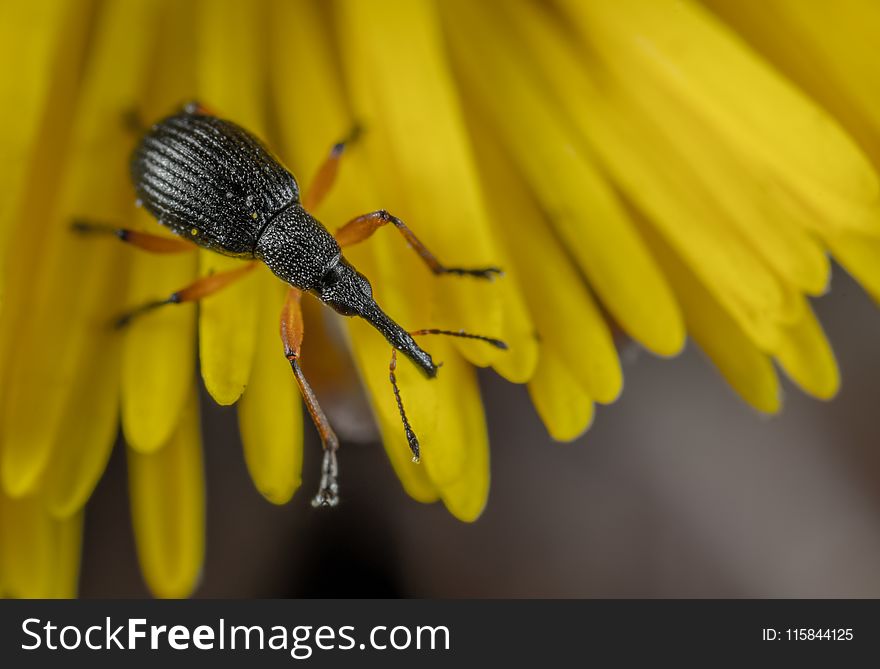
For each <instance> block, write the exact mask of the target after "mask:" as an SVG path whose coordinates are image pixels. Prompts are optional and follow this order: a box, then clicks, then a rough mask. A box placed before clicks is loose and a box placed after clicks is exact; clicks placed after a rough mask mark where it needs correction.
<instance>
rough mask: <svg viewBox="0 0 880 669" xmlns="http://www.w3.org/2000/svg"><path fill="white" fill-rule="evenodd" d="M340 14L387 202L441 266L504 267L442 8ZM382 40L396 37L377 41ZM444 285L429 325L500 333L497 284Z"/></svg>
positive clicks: (347, 62) (371, 8) (478, 351)
mask: <svg viewBox="0 0 880 669" xmlns="http://www.w3.org/2000/svg"><path fill="white" fill-rule="evenodd" d="M338 9H339V11H338V17H339V26H340V35H339V39H340V42H341V46H342V57H343V64H344V66H345V70H346V75H347V77H348V82H349V89H350V91H351V97H352V104H353V106H354V110H355V113H356V114H357V116H358V118H359V119H360V120H361V121H362V122H363V123H364V125H365V127H366V128H367V132H366V133H365V135H364V138H363V149H362V150H364V151H365V152H367V153H368V154H369V155H370V157H371V164H372V165H374V166H375V170H376V172H375V175H374V177H375V181H376V183H377V185H378V187H379V192H380V193H381V194H382V197H383V198H384V199H385V204H384V205H383V206H384V207H385V208H387V209H390V210H391V211H392V212H394V213H396V214H397V215H399V216H400V217H401V218H403V219H404V220H406V221H407V224H408V225H409V226H410V228H411V229H412V230H413V231H414V232H415V234H416V235H417V236H418V237H419V238H420V239H421V240H422V241H423V242H424V243H425V245H426V246H427V247H428V248H429V249H430V250H431V251H432V253H434V254H435V255H436V256H437V257H438V258H439V259H440V260H441V262H443V263H445V264H447V265H449V266H459V267H486V266H492V265H498V264H499V262H500V259H499V258H498V253H497V251H496V245H495V243H494V241H493V239H492V235H491V231H490V228H489V223H488V220H487V215H486V210H485V205H484V202H483V196H482V193H481V192H480V188H479V179H478V178H477V173H476V167H475V165H474V159H473V155H472V151H471V148H470V143H469V139H468V136H467V130H466V128H465V125H464V119H463V116H462V111H461V108H460V101H459V99H458V93H457V90H456V86H455V83H454V81H453V79H452V76H451V73H450V68H449V65H448V63H447V59H446V55H445V52H444V45H443V36H442V34H441V31H440V25H439V22H438V20H437V17H436V8H435V6H434V4H433V3H432V2H430V1H429V0H377V1H374V2H369V3H364V2H360V1H359V0H343V2H341V3H340V6H339V8H338ZM377 35H383V36H387V37H382V38H378V39H377ZM402 82H405V88H404V87H403V86H402ZM379 234H385V235H389V234H394V232H393V231H391V230H387V231H383V232H381V233H379ZM397 246H398V248H399V249H400V251H399V252H400V253H407V252H409V253H412V251H407V250H404V248H405V245H404V244H398V245H397ZM416 272H418V273H419V275H420V279H421V281H424V283H428V281H435V279H434V278H433V277H430V276H429V275H428V272H427V270H426V269H425V268H424V267H421V268H418V269H417V270H416ZM436 282H437V286H436V288H435V290H434V291H433V295H434V299H436V301H437V304H438V310H437V313H436V314H432V322H430V323H426V324H425V325H423V327H426V326H439V327H443V328H447V329H463V330H466V331H468V332H476V333H480V334H485V335H489V336H498V335H499V334H500V332H501V328H502V321H501V297H500V290H499V288H498V286H497V285H495V284H496V283H497V282H494V283H493V282H487V281H480V280H478V279H473V278H471V277H457V276H445V277H440V278H438V279H436ZM456 346H457V347H458V348H459V350H461V351H462V353H463V354H464V355H465V356H466V357H467V358H468V359H469V360H471V361H473V362H474V363H475V364H478V365H482V366H486V365H489V364H491V363H492V361H493V360H495V359H497V358H498V357H499V356H500V355H501V352H500V351H498V350H497V349H494V348H491V347H488V346H485V345H483V344H480V343H479V342H474V341H469V340H462V341H457V342H456Z"/></svg>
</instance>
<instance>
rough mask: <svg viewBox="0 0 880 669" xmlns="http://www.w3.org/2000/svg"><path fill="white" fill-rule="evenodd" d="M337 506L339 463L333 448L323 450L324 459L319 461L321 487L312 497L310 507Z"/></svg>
mask: <svg viewBox="0 0 880 669" xmlns="http://www.w3.org/2000/svg"><path fill="white" fill-rule="evenodd" d="M334 506H339V463H338V462H337V460H336V450H335V449H331V448H328V449H325V450H324V460H323V462H322V463H321V487H320V488H318V494H317V495H315V497H314V498H313V499H312V507H313V508H316V509H317V508H318V507H334Z"/></svg>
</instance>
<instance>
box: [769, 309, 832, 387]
mask: <svg viewBox="0 0 880 669" xmlns="http://www.w3.org/2000/svg"><path fill="white" fill-rule="evenodd" d="M775 354H776V360H777V361H778V362H779V365H780V367H782V369H783V371H784V372H785V373H786V374H788V376H789V377H790V378H791V380H792V381H794V382H795V383H797V384H798V385H799V386H800V387H801V389H802V390H803V391H804V392H807V393H809V394H811V395H813V396H815V397H818V398H819V399H823V400H827V399H830V398H831V397H834V395H835V394H837V390H838V388H840V372H839V370H838V368H837V361H836V360H835V359H834V352H833V351H832V350H831V345H830V344H829V343H828V340H827V339H826V338H825V333H824V332H823V331H822V326H821V325H820V324H819V321H818V320H817V319H816V317H815V315H814V314H813V310H812V309H810V308H809V307H808V308H807V311H806V314H805V315H804V318H803V319H802V320H801V321H800V322H799V323H796V324H794V325H791V326H789V327H787V328H786V330H785V333H784V336H783V339H782V341H781V342H780V345H779V348H778V349H777V350H776V351H775Z"/></svg>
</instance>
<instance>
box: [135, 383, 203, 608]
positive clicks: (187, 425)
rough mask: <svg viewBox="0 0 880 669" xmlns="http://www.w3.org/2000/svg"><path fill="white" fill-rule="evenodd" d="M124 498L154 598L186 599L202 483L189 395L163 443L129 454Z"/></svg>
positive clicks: (194, 567)
mask: <svg viewBox="0 0 880 669" xmlns="http://www.w3.org/2000/svg"><path fill="white" fill-rule="evenodd" d="M128 480H129V496H130V498H131V515H132V523H133V525H134V534H135V540H136V541H135V543H136V545H137V552H138V559H139V561H140V565H141V571H142V572H143V574H144V578H145V579H146V582H147V585H148V586H149V587H150V590H151V591H152V592H153V593H154V594H155V595H156V596H158V597H186V596H188V595H189V594H191V593H192V591H193V589H194V588H195V587H196V585H197V583H198V579H199V576H200V573H201V569H202V560H203V558H204V553H205V481H204V473H203V471H202V444H201V435H200V433H199V408H198V398H197V395H196V393H195V392H194V391H193V392H192V393H191V395H190V397H189V401H188V403H187V406H186V408H185V409H184V413H183V415H182V417H181V421H180V424H179V425H178V426H177V429H176V430H175V432H174V434H173V435H172V436H171V439H170V440H169V441H168V443H166V444H164V445H163V446H162V448H160V449H159V450H157V451H155V452H152V453H138V452H137V451H134V450H132V449H129V451H128Z"/></svg>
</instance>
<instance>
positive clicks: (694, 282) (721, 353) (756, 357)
mask: <svg viewBox="0 0 880 669" xmlns="http://www.w3.org/2000/svg"><path fill="white" fill-rule="evenodd" d="M643 232H644V234H645V237H646V239H647V240H648V241H649V243H650V244H651V248H652V249H653V250H654V255H655V257H656V258H657V259H658V260H659V261H660V264H661V266H662V267H663V272H664V274H665V275H666V277H667V278H668V279H669V282H670V284H671V285H672V287H673V289H674V290H675V294H676V297H677V298H678V302H679V304H681V308H682V310H683V311H684V319H685V323H686V324H687V329H688V333H690V336H691V337H692V338H693V340H694V341H695V342H696V343H697V345H698V346H699V347H700V348H701V349H702V350H703V352H704V353H705V354H706V355H707V356H708V357H709V359H710V360H711V361H712V362H713V363H714V364H715V366H716V367H717V368H718V371H719V372H721V374H722V375H723V376H724V378H725V379H727V382H728V383H729V384H730V385H731V386H732V387H733V389H734V390H735V391H736V392H737V393H739V395H740V396H741V397H742V398H743V399H744V400H745V401H746V402H748V403H749V404H751V405H752V406H753V407H755V408H756V409H758V410H759V411H763V412H765V413H776V412H777V411H779V408H780V405H781V402H782V398H781V393H780V389H779V380H778V379H777V377H776V370H775V369H774V368H773V363H772V362H771V361H770V359H769V357H768V356H767V355H766V354H765V353H763V352H762V351H760V350H759V349H758V348H757V347H756V346H755V344H754V342H753V341H752V340H751V338H750V337H749V336H748V335H747V333H746V332H745V331H744V330H743V329H742V327H740V326H739V324H738V323H737V322H736V320H734V318H733V317H732V316H731V315H730V314H729V313H728V312H727V311H725V309H724V308H723V307H722V306H721V304H720V303H719V302H718V300H716V299H715V298H714V297H713V296H712V294H711V293H710V292H709V290H707V288H706V287H705V286H704V285H703V283H702V282H701V281H700V279H699V278H698V277H697V276H696V275H695V274H694V273H693V272H692V271H691V270H690V269H688V267H687V266H686V265H685V264H684V263H683V262H682V260H681V259H680V258H679V257H677V256H676V255H675V253H674V252H673V251H672V250H671V249H670V248H669V246H668V245H667V244H666V243H665V242H664V241H663V240H662V239H661V238H660V236H659V235H658V234H657V233H656V232H654V231H652V230H651V229H650V226H648V225H644V226H643Z"/></svg>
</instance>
